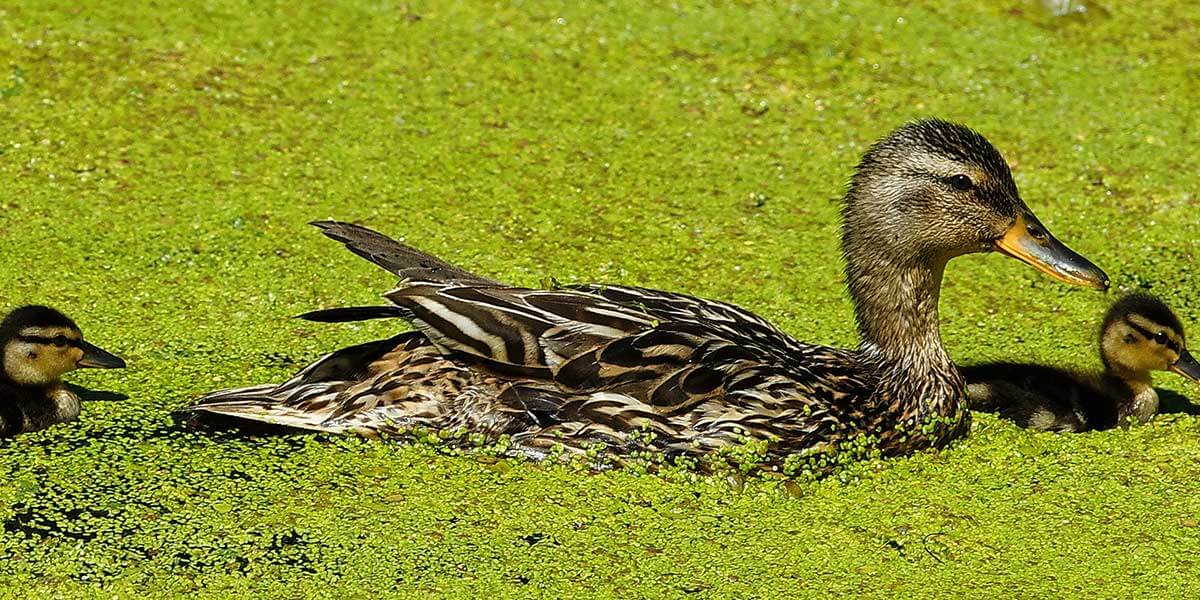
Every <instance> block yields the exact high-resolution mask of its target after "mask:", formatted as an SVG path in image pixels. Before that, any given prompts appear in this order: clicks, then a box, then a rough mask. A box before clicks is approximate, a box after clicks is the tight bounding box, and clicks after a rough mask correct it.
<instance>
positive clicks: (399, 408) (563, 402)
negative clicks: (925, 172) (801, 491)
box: [190, 223, 874, 453]
mask: <svg viewBox="0 0 1200 600" xmlns="http://www.w3.org/2000/svg"><path fill="white" fill-rule="evenodd" d="M319 226H321V227H322V228H323V230H324V231H325V233H326V234H327V235H329V236H330V237H333V238H334V239H337V240H338V241H341V242H343V243H345V244H346V245H347V247H349V248H350V249H351V250H353V251H355V252H356V253H357V254H359V255H360V256H364V257H366V258H368V259H369V260H372V261H373V262H376V263H377V264H379V265H381V266H383V267H384V268H386V269H387V270H389V271H391V272H393V273H397V274H400V275H406V276H408V277H406V278H405V279H402V280H401V282H400V284H399V285H398V286H397V287H396V288H395V289H393V290H391V291H390V292H388V293H387V294H385V297H386V298H387V299H388V300H389V301H390V302H391V303H392V307H390V308H389V307H378V308H371V307H367V308H361V307H354V308H351V309H329V310H326V311H317V312H315V313H312V314H311V316H312V318H315V319H317V320H325V321H338V320H355V319H360V318H361V319H368V318H384V317H387V316H389V314H391V311H395V314H396V315H399V316H402V317H403V318H405V319H408V320H409V321H410V322H411V323H412V324H413V326H414V327H415V328H416V331H415V332H412V333H406V334H402V335H399V336H396V337H393V338H390V339H387V340H380V341H376V342H371V343H367V344H362V345H359V346H354V347H351V348H346V349H343V350H339V351H337V352H334V353H332V354H330V355H327V356H325V357H323V358H321V359H320V360H318V361H317V362H315V363H313V364H312V365H310V366H308V367H307V368H305V369H304V370H302V371H300V373H298V374H297V375H296V376H295V377H293V378H292V379H290V380H288V381H286V382H284V383H282V384H279V385H277V386H255V387H251V388H243V389H238V390H227V391H221V392H215V393H213V394H209V395H207V396H205V397H203V398H201V399H200V400H199V401H198V402H197V403H196V404H195V405H194V406H192V407H191V408H190V412H191V413H193V414H195V415H205V414H208V415H223V416H232V417H236V418H240V419H249V420H256V421H264V422H270V423H277V424H281V425H287V426H291V427H298V428H302V429H310V430H321V431H333V432H344V433H358V434H363V435H380V434H397V433H403V432H404V431H406V430H408V429H409V428H411V427H413V426H422V427H428V428H433V429H457V428H466V429H468V430H471V431H475V432H479V433H483V434H484V435H486V436H488V437H490V438H493V439H494V438H497V437H499V436H501V435H508V436H511V439H512V440H514V441H515V442H517V443H518V444H520V445H521V446H522V447H524V448H527V449H530V450H531V451H534V452H536V451H539V450H544V449H545V448H549V447H551V446H553V445H555V444H563V445H564V446H566V447H568V448H576V449H583V448H584V447H586V446H587V445H588V444H591V443H594V442H598V441H599V442H605V443H607V444H609V445H611V446H612V447H613V448H615V449H617V450H620V449H622V448H630V447H632V446H630V444H631V440H632V439H633V438H634V437H640V436H634V434H638V433H640V432H652V433H654V434H655V437H654V442H653V445H654V446H655V447H657V448H659V449H662V450H665V451H673V452H685V453H694V452H704V451H709V450H712V449H716V448H720V447H723V446H727V445H729V444H732V443H735V442H738V441H739V440H740V439H742V436H751V437H759V438H770V439H773V440H776V444H775V446H776V448H777V449H779V450H781V451H783V450H786V451H789V452H794V451H803V450H810V449H813V448H818V447H823V446H825V445H828V444H830V443H833V442H836V441H838V440H839V439H841V438H844V437H849V436H850V435H852V434H855V433H858V432H861V431H862V430H863V428H864V427H865V426H866V424H867V423H868V422H870V421H871V415H870V414H867V413H869V412H871V411H870V409H871V406H870V405H869V403H867V404H866V405H860V403H859V402H858V400H861V399H864V398H869V397H871V395H872V390H873V388H874V379H873V376H871V375H870V370H869V369H864V368H863V367H862V365H861V364H860V360H859V357H858V354H857V353H856V352H854V351H848V350H840V349H835V348H827V347H822V346H814V345H808V344H803V343H800V342H798V341H796V340H795V339H793V338H791V337H790V336H788V335H787V334H785V333H783V332H782V331H780V330H779V329H777V328H776V327H774V326H772V325H771V324H770V323H768V322H766V321H765V320H763V319H762V318H761V317H758V316H757V315H754V314H753V313H750V312H748V311H746V310H743V309H740V308H738V307H735V306H732V305H730V304H726V303H722V302H715V301H711V300H704V299H700V298H694V297H691V296H686V295H683V294H674V293H670V292H663V291H658V290H650V289H644V288H636V287H625V286H603V285H579V286H568V287H562V288H558V289H553V290H535V289H528V288H520V287H512V286H505V285H501V284H498V283H495V282H493V281H491V280H488V279H486V278H482V277H478V276H475V275H473V274H470V273H467V272H465V271H462V270H460V269H457V268H454V267H450V266H449V265H446V264H445V263H442V262H441V261H440V260H438V259H435V258H433V257H429V256H428V255H425V254H423V253H420V252H419V251H416V250H413V249H410V248H408V247H407V246H403V245H402V244H399V243H398V242H394V241H391V240H388V239H387V238H385V237H383V236H381V235H380V234H377V233H375V232H372V231H370V230H365V229H362V228H359V227H357V226H352V225H347V224H328V223H325V224H320V225H319ZM412 275H422V276H424V278H421V277H412Z"/></svg>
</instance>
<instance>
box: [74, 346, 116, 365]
mask: <svg viewBox="0 0 1200 600" xmlns="http://www.w3.org/2000/svg"><path fill="white" fill-rule="evenodd" d="M79 349H80V350H83V357H82V358H80V359H79V362H78V363H76V364H77V365H78V366H79V367H80V368H91V369H124V368H125V361H124V360H121V357H119V356H117V355H115V354H113V353H111V352H109V351H107V350H104V349H103V348H100V347H99V346H95V345H92V344H89V343H87V342H85V341H83V340H80V341H79Z"/></svg>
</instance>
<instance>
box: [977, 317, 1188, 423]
mask: <svg viewBox="0 0 1200 600" xmlns="http://www.w3.org/2000/svg"><path fill="white" fill-rule="evenodd" d="M1100 359H1101V361H1102V362H1103V363H1104V371H1103V372H1101V373H1084V372H1079V371H1071V370H1067V369H1058V368H1055V367H1050V366H1045V365H1032V364H1016V363H1008V362H997V363H987V364H982V365H975V366H970V367H963V368H962V369H961V370H962V374H963V377H964V378H965V379H966V380H967V393H968V395H969V397H970V405H971V409H972V410H980V411H987V412H995V413H997V414H999V415H1000V416H1001V417H1002V418H1004V419H1008V420H1010V421H1012V422H1014V423H1016V424H1017V425H1020V426H1021V427H1026V428H1029V429H1038V430H1041V431H1058V432H1078V431H1092V430H1099V429H1112V428H1113V427H1116V426H1117V425H1119V424H1121V423H1124V422H1126V421H1127V420H1128V419H1130V418H1133V419H1135V420H1137V421H1138V422H1139V423H1145V422H1146V421H1149V420H1150V418H1151V417H1153V416H1154V415H1155V414H1157V413H1158V393H1157V392H1155V391H1154V383H1153V382H1152V381H1151V379H1150V373H1151V371H1172V372H1175V373H1178V374H1180V375H1183V376H1184V377H1187V378H1189V379H1191V380H1193V381H1200V363H1197V362H1196V359H1194V358H1192V355H1191V354H1190V353H1189V352H1188V351H1187V343H1186V340H1185V339H1184V335H1183V324H1182V323H1180V322H1179V318H1178V317H1176V316H1175V313H1173V312H1171V309H1170V308H1167V305H1166V304H1163V303H1162V301H1161V300H1159V299H1158V298H1155V297H1153V296H1150V295H1147V294H1130V295H1128V296H1125V297H1124V298H1121V299H1120V300H1118V301H1117V302H1116V303H1114V304H1113V305H1112V307H1111V308H1109V309H1108V314H1107V315H1106V316H1105V317H1104V323H1103V324H1102V325H1101V326H1100Z"/></svg>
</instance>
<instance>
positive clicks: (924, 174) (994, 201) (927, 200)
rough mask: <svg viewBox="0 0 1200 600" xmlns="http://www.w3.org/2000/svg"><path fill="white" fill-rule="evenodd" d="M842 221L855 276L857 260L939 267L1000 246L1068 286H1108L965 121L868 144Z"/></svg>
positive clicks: (911, 126) (921, 124) (901, 131)
mask: <svg viewBox="0 0 1200 600" xmlns="http://www.w3.org/2000/svg"><path fill="white" fill-rule="evenodd" d="M842 217H843V229H842V246H843V249H844V251H845V252H846V256H847V259H848V262H849V263H850V265H849V275H850V278H851V279H852V280H853V279H854V278H855V275H856V274H857V273H856V266H855V264H854V263H855V261H856V260H857V261H872V260H875V261H883V263H885V264H892V265H905V264H912V263H919V264H924V265H930V266H937V265H943V264H944V263H945V261H947V260H949V259H950V258H953V257H955V256H958V255H961V254H968V253H972V252H988V251H991V250H998V251H1000V252H1002V253H1004V254H1007V255H1009V256H1012V257H1013V258H1016V259H1018V260H1020V261H1022V262H1025V263H1028V264H1030V265H1032V266H1033V267H1035V268H1037V269H1038V270H1040V271H1043V272H1045V273H1048V274H1050V275H1052V276H1054V277H1056V278H1058V279H1060V280H1062V281H1065V282H1067V283H1072V284H1078V285H1085V286H1090V287H1095V288H1100V289H1104V288H1106V287H1107V285H1108V277H1107V276H1106V275H1105V274H1104V272H1103V271H1101V270H1100V269H1099V268H1098V267H1096V266H1095V265H1093V264H1092V263H1091V262H1089V261H1088V260H1087V259H1085V258H1083V257H1082V256H1080V255H1078V254H1076V253H1075V252H1073V251H1071V250H1070V249H1069V248H1067V247H1066V246H1064V245H1063V244H1062V243H1061V242H1059V241H1058V240H1057V239H1055V238H1054V236H1052V235H1050V232H1049V231H1047V230H1046V228H1045V227H1044V226H1043V225H1042V224H1041V222H1040V221H1038V219H1037V217H1036V216H1035V215H1034V214H1033V211H1031V210H1029V207H1028V206H1026V205H1025V202H1024V201H1023V200H1021V196H1020V194H1019V193H1018V192H1017V186H1016V184H1015V183H1014V182H1013V178H1012V174H1011V173H1010V172H1009V168H1008V163H1006V162H1005V160H1004V157H1002V156H1001V155H1000V153H999V152H998V151H997V150H996V148H995V147H993V146H992V144H991V143H989V142H988V141H987V139H985V138H984V137H983V136H982V135H980V134H979V133H976V132H975V131H973V130H971V129H969V128H967V127H964V126H962V125H957V124H954V123H949V122H946V121H941V120H937V119H929V120H923V121H916V122H912V123H908V124H906V125H903V126H901V127H900V128H898V129H896V130H895V131H893V132H892V133H891V134H889V135H888V136H887V137H885V138H883V139H882V140H880V141H879V142H877V143H876V144H875V145H873V146H872V147H871V148H870V150H868V151H867V153H866V154H865V155H864V156H863V158H862V161H861V162H860V163H859V165H858V168H857V170H856V171H855V173H854V176H853V177H852V178H851V181H850V188H849V190H848V191H847V194H846V204H845V206H844V208H843V211H842Z"/></svg>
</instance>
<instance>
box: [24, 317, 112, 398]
mask: <svg viewBox="0 0 1200 600" xmlns="http://www.w3.org/2000/svg"><path fill="white" fill-rule="evenodd" d="M124 366H125V361H123V360H121V359H120V358H118V357H117V356H114V355H113V354H110V353H109V352H107V351H105V350H102V349H100V348H98V347H96V346H93V345H92V344H89V343H88V342H86V341H84V339H83V334H82V333H81V332H80V331H79V327H77V326H76V325H75V322H74V321H72V320H71V319H69V318H67V316H66V315H64V314H62V313H61V312H58V311H57V310H54V309H53V308H49V307H46V306H23V307H21V308H18V309H16V310H14V311H12V312H11V313H9V315H8V316H7V317H5V318H4V321H2V322H0V367H2V371H0V375H2V377H0V379H4V380H7V381H9V382H11V383H14V384H16V385H22V386H41V385H49V384H51V383H54V382H56V381H58V378H59V377H62V375H63V374H64V373H67V372H69V371H73V370H75V369H80V368H89V367H90V368H97V369H120V368H123V367H124Z"/></svg>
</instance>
